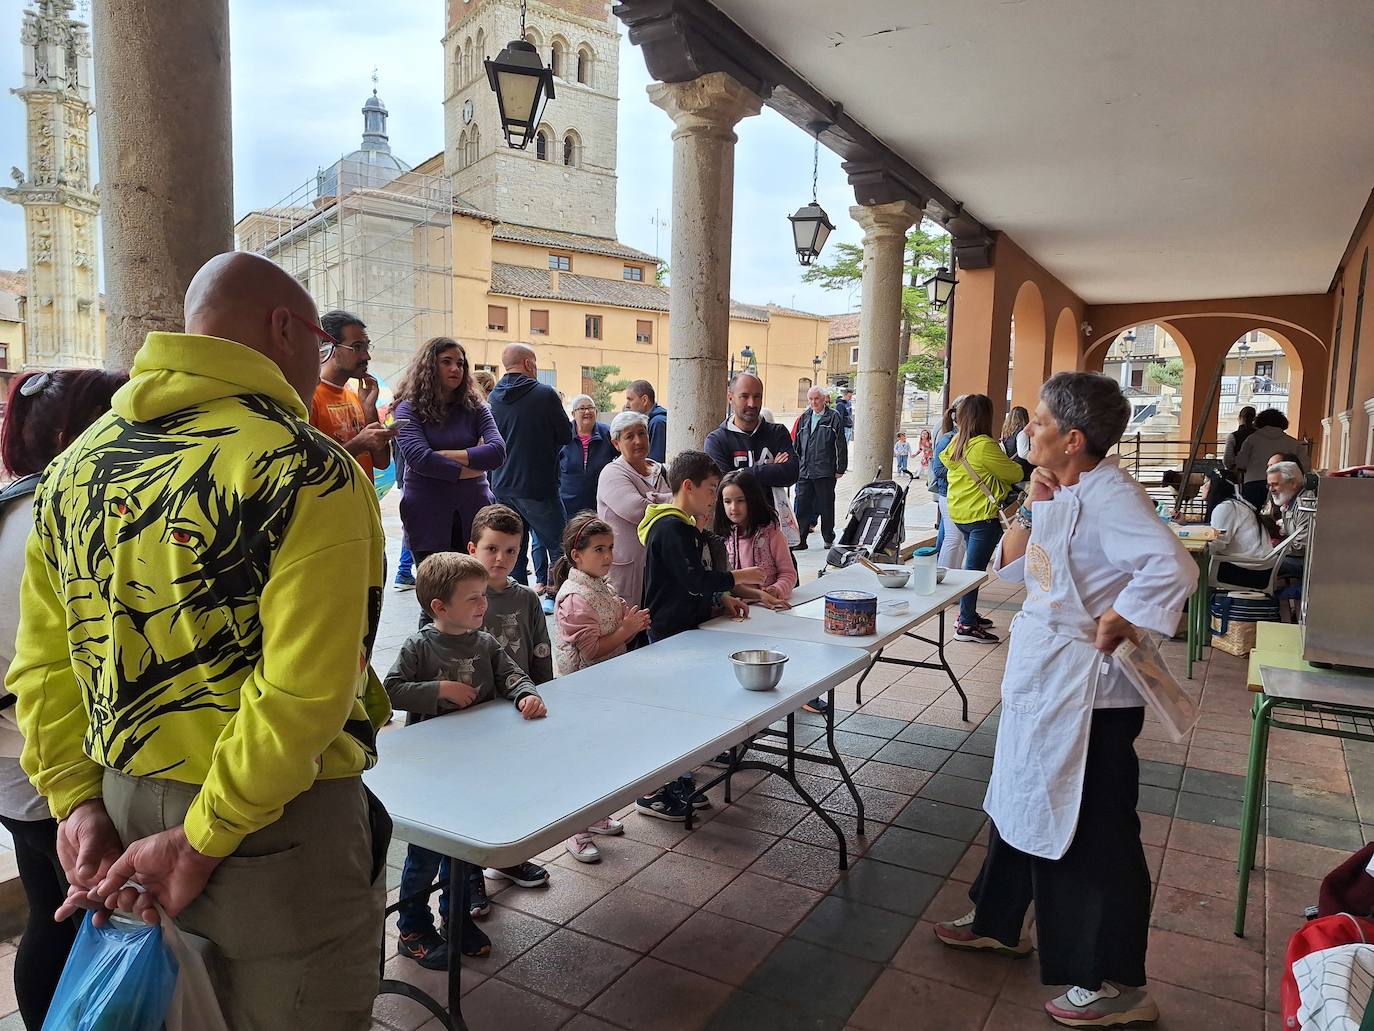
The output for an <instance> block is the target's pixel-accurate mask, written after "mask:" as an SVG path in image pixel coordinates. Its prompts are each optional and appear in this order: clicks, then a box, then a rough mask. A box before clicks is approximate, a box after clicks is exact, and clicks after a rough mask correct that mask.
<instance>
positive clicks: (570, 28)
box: [443, 0, 620, 238]
mask: <svg viewBox="0 0 1374 1031" xmlns="http://www.w3.org/2000/svg"><path fill="white" fill-rule="evenodd" d="M449 16H450V21H449V31H448V33H447V34H446V35H445V37H444V40H443V46H444V64H445V73H444V166H445V169H446V171H447V172H448V174H449V175H450V176H451V177H452V178H453V188H454V192H455V193H458V194H461V195H462V196H463V197H464V198H466V199H467V200H468V201H470V202H471V203H472V204H474V205H475V206H477V207H478V208H480V209H481V210H483V211H485V212H488V213H490V214H492V215H495V216H496V217H497V218H499V219H501V220H502V221H504V222H515V223H520V224H523V225H539V226H542V227H546V228H550V229H559V230H564V231H567V232H573V233H584V234H587V235H589V236H601V237H608V238H609V237H614V236H615V201H616V193H615V191H616V171H615V164H616V117H617V108H618V104H619V100H618V90H619V78H620V65H619V41H620V37H619V33H618V32H617V30H616V29H615V28H614V22H613V19H612V18H611V14H610V4H609V3H607V2H604V0H545V2H533V3H530V4H529V5H528V10H527V14H526V22H525V25H526V30H525V38H526V39H528V40H529V41H530V42H531V43H533V44H534V45H535V46H536V47H537V48H538V50H539V53H540V55H541V57H542V58H543V60H544V62H545V64H548V65H551V66H552V67H554V69H555V80H554V94H555V96H554V100H553V101H552V102H550V103H549V105H548V106H547V107H546V108H545V110H544V121H543V123H542V124H541V126H540V136H541V137H542V140H543V142H542V144H541V143H540V142H539V140H538V139H536V141H534V142H531V143H530V145H529V146H528V147H527V148H526V149H525V150H523V151H521V150H512V149H510V148H509V147H507V146H506V143H505V140H504V139H503V138H502V135H501V129H500V121H499V116H498V112H497V104H496V95H495V94H494V93H493V92H492V90H491V87H490V86H489V85H488V83H487V77H486V70H485V67H484V66H483V63H482V62H483V60H484V59H486V58H494V57H496V56H497V55H498V54H499V53H500V52H501V49H502V47H504V46H505V45H506V43H508V42H509V41H510V40H512V39H516V38H518V37H519V35H520V4H519V3H518V0H451V2H450V4H449ZM580 80H581V81H580ZM569 141H571V142H569ZM565 148H568V149H567V150H566V151H565ZM541 155H542V157H541ZM565 158H566V159H567V160H566V162H565Z"/></svg>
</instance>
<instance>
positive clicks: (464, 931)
mask: <svg viewBox="0 0 1374 1031" xmlns="http://www.w3.org/2000/svg"><path fill="white" fill-rule="evenodd" d="M487 576H488V574H487V570H486V568H485V567H484V566H483V565H482V563H480V562H478V561H477V560H476V559H475V558H472V557H471V556H469V555H459V554H456V553H454V552H440V553H439V554H437V555H432V556H430V557H429V558H427V559H425V561H424V562H422V563H421V564H420V568H419V569H417V570H416V571H415V594H416V597H417V598H418V599H419V602H420V604H421V605H422V606H423V607H424V608H425V609H426V611H428V612H429V613H430V614H431V615H433V617H434V623H433V624H432V625H431V626H427V627H425V628H424V629H423V630H420V631H418V632H417V633H415V634H412V635H411V636H410V637H409V638H407V639H406V642H405V644H403V645H402V646H401V653H400V655H398V656H397V658H396V662H395V664H394V665H393V666H392V667H391V672H389V673H388V674H387V676H386V681H385V687H386V693H387V695H388V696H389V697H390V698H391V704H392V705H394V706H395V707H396V708H398V709H405V710H407V711H408V712H410V713H411V714H412V718H411V719H409V720H408V721H407V722H414V719H415V718H417V717H418V718H419V719H422V720H423V719H429V718H431V717H434V716H439V715H443V714H444V713H449V712H454V711H456V710H459V709H467V708H470V707H472V706H474V705H477V704H479V703H481V702H485V701H488V700H490V699H492V698H495V697H497V696H498V695H499V696H500V697H502V698H505V699H508V700H509V701H512V702H514V703H515V706H516V708H517V709H519V710H520V714H521V715H522V716H524V718H525V719H527V720H534V719H539V718H540V717H542V716H545V715H547V713H548V710H547V709H546V708H545V707H544V701H543V699H542V698H540V697H539V692H538V691H537V690H536V689H535V686H534V682H533V681H531V680H530V678H529V677H528V676H527V675H526V673H525V671H524V670H522V669H521V668H520V667H519V666H517V665H516V664H515V660H514V659H512V658H511V657H510V656H509V655H508V654H507V653H506V652H505V650H504V649H503V648H502V647H501V645H500V644H498V643H497V641H496V639H495V638H494V637H492V636H491V635H490V634H488V633H486V632H485V631H483V630H482V629H481V626H482V618H483V616H485V614H486V610H487ZM448 866H449V860H448V859H447V858H446V857H444V856H441V855H440V854H439V853H437V852H432V851H430V850H429V849H426V848H421V847H419V846H418V845H410V846H408V847H407V849H406V860H405V865H404V866H403V867H402V869H401V886H400V887H401V890H400V894H401V900H402V904H401V906H400V908H399V909H398V911H397V923H398V925H399V930H400V938H399V940H398V941H397V943H396V949H397V951H398V952H399V953H400V954H401V955H402V956H406V957H408V958H410V959H413V960H415V961H416V962H417V963H419V964H420V965H421V966H423V967H426V968H427V969H430V970H443V969H446V967H447V966H448V948H449V944H450V943H449V941H448V940H447V939H448V934H447V933H444V934H441V933H440V932H438V931H436V930H435V928H434V916H433V914H432V913H431V912H430V909H429V892H428V889H429V888H430V887H431V886H432V885H433V884H434V879H435V877H436V876H438V877H439V878H440V879H441V883H442V884H444V885H445V886H447V884H448V879H449V871H448ZM488 874H489V876H492V877H503V878H505V879H507V880H510V881H514V882H515V883H516V884H518V885H520V886H522V887H527V888H528V887H535V886H538V885H542V884H545V883H547V882H548V879H549V875H548V871H546V870H545V869H544V868H543V867H541V866H537V865H536V864H534V863H520V864H519V865H517V866H512V867H507V868H504V869H501V870H490V871H488ZM481 878H482V872H481V871H480V870H472V871H471V874H470V877H469V884H473V883H474V882H475V883H476V884H477V885H482V889H481V890H478V891H474V892H473V901H474V902H477V901H478V900H479V898H480V900H481V901H482V902H483V906H482V907H481V911H480V912H478V911H477V909H478V907H476V906H472V907H470V910H469V912H467V913H464V914H462V919H461V920H460V921H459V924H460V927H461V935H460V937H461V941H460V947H461V948H462V950H463V954H464V955H465V956H488V955H490V954H491V940H490V939H489V938H488V937H487V936H486V935H485V934H483V933H482V931H480V930H479V929H478V928H477V925H476V924H474V923H473V917H475V916H485V915H486V912H487V907H489V905H490V904H489V903H487V902H486V901H485V900H486V892H485V890H484V889H485V885H484V884H483V882H482V879H481ZM448 909H449V899H448V889H447V887H445V888H444V891H443V893H442V894H441V895H440V897H439V915H440V917H441V918H442V919H443V921H444V924H445V932H447V925H448Z"/></svg>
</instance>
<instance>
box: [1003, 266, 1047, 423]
mask: <svg viewBox="0 0 1374 1031" xmlns="http://www.w3.org/2000/svg"><path fill="white" fill-rule="evenodd" d="M1011 327H1012V329H1011V354H1010V359H1009V362H1010V365H1011V369H1010V372H1009V375H1008V384H1007V385H1008V387H1009V388H1010V398H1011V403H1012V404H1014V405H1025V406H1026V407H1027V408H1032V409H1033V408H1034V407H1035V403H1036V399H1037V398H1038V397H1039V396H1040V387H1041V386H1042V385H1043V384H1044V382H1045V379H1046V377H1047V375H1048V373H1049V362H1048V357H1049V355H1048V352H1047V350H1046V346H1045V301H1044V298H1043V297H1042V296H1041V294H1040V288H1039V287H1038V286H1036V285H1035V283H1034V282H1032V281H1031V280H1029V279H1028V280H1026V281H1025V282H1024V283H1022V284H1021V289H1019V290H1018V291H1017V292H1016V301H1015V303H1014V304H1013V305H1012V313H1011Z"/></svg>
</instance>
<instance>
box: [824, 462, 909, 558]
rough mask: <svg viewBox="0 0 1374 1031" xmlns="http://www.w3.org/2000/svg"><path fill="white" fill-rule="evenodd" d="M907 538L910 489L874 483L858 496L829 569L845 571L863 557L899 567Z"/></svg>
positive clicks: (892, 482) (853, 503)
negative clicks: (907, 511) (858, 557)
mask: <svg viewBox="0 0 1374 1031" xmlns="http://www.w3.org/2000/svg"><path fill="white" fill-rule="evenodd" d="M905 536H906V489H905V488H904V487H902V486H900V485H899V484H898V483H897V482H896V481H895V480H874V481H873V482H872V483H870V484H868V485H867V486H866V487H862V488H860V489H859V493H857V494H855V495H854V500H853V502H852V503H851V504H850V506H849V521H848V523H846V524H845V528H844V532H843V533H841V534H840V539H839V540H838V541H837V542H836V543H835V546H834V547H832V548H831V549H830V554H829V555H827V556H826V559H825V562H826V565H827V566H832V567H834V568H835V569H843V568H844V567H845V566H847V565H849V564H850V563H852V562H853V561H854V558H855V556H856V555H860V554H861V555H863V556H864V557H865V558H868V559H872V560H873V561H875V562H888V563H899V562H901V560H902V559H901V551H902V541H903V539H904V538H905Z"/></svg>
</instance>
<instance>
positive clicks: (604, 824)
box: [587, 816, 625, 836]
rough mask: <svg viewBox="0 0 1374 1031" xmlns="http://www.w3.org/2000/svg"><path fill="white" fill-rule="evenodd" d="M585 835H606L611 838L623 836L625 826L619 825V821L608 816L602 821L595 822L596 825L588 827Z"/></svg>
mask: <svg viewBox="0 0 1374 1031" xmlns="http://www.w3.org/2000/svg"><path fill="white" fill-rule="evenodd" d="M587 833H588V834H608V835H611V836H614V835H616V834H624V833H625V825H624V824H623V823H621V822H620V821H619V820H617V819H615V818H614V817H611V816H608V817H606V819H604V820H597V821H596V823H594V824H592V825H591V826H590V827H588V828H587Z"/></svg>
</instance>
